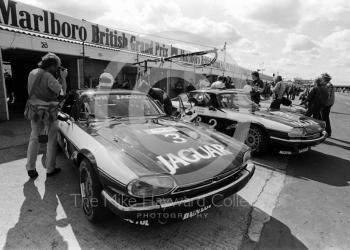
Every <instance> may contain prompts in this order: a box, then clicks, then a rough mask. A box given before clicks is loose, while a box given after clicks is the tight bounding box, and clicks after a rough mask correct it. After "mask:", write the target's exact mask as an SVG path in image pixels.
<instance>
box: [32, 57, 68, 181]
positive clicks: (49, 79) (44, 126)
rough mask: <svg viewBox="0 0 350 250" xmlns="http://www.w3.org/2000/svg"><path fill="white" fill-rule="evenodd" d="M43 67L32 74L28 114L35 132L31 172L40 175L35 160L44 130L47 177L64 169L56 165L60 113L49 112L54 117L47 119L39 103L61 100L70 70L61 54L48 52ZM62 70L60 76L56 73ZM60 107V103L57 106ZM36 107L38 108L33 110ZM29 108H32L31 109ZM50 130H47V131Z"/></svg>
mask: <svg viewBox="0 0 350 250" xmlns="http://www.w3.org/2000/svg"><path fill="white" fill-rule="evenodd" d="M38 66H39V68H37V69H34V70H32V71H31V72H30V73H29V76H28V95H29V97H28V102H27V105H28V107H31V108H28V109H27V106H26V112H25V115H26V117H27V118H28V119H30V123H31V128H32V131H31V134H30V138H29V145H28V150H27V164H26V168H27V172H28V176H29V177H30V178H36V177H37V176H38V172H37V171H36V167H35V163H36V159H37V155H38V149H39V136H40V135H42V134H43V133H44V132H46V133H47V146H46V154H45V157H44V158H43V159H45V161H44V162H43V164H44V167H46V175H47V177H50V176H54V175H56V174H58V173H59V172H60V171H61V169H59V168H56V166H55V165H56V145H57V131H58V124H57V114H56V116H54V115H49V118H50V119H45V120H43V119H42V117H43V114H44V113H40V115H39V112H40V111H39V112H38V109H36V107H38V106H41V107H45V106H50V105H51V104H52V103H53V105H54V104H56V105H57V104H58V96H59V95H60V94H64V93H65V92H66V86H67V85H66V77H67V74H68V72H67V70H66V69H63V68H62V67H61V60H60V58H59V57H58V56H57V55H55V54H53V53H48V54H46V55H45V56H43V58H42V59H41V62H39V64H38ZM57 74H58V79H59V80H57V79H56V75H57ZM56 108H57V106H56ZM33 110H34V111H33ZM27 111H28V112H27ZM44 130H46V131H44Z"/></svg>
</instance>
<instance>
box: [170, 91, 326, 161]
mask: <svg viewBox="0 0 350 250" xmlns="http://www.w3.org/2000/svg"><path fill="white" fill-rule="evenodd" d="M172 103H173V106H174V108H175V109H177V114H178V115H179V116H180V117H181V118H182V119H183V120H186V121H191V122H201V123H206V124H209V125H210V126H211V127H212V128H215V129H216V130H218V131H220V132H222V133H225V134H227V135H229V136H233V137H235V138H236V139H238V140H241V141H243V142H245V144H246V145H248V146H249V147H250V148H251V149H252V153H254V154H262V153H265V152H267V151H268V149H271V148H273V149H275V150H277V151H278V152H279V153H282V154H295V153H301V152H305V151H308V150H309V149H310V147H311V146H315V145H317V144H319V143H322V142H323V141H324V140H325V139H326V137H327V133H326V132H325V124H324V122H322V121H318V120H315V119H312V118H309V117H306V116H304V115H301V114H298V113H293V112H283V111H270V110H268V109H260V108H259V107H258V106H257V105H256V104H255V103H253V102H252V101H251V100H250V99H249V97H248V96H247V94H246V93H244V92H242V91H240V90H218V89H207V90H195V91H191V92H189V93H187V94H182V95H180V96H178V97H176V98H174V99H173V100H172Z"/></svg>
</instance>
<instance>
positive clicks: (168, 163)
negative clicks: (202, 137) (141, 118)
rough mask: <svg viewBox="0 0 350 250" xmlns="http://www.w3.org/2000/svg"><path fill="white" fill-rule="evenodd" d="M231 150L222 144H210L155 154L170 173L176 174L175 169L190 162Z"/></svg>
mask: <svg viewBox="0 0 350 250" xmlns="http://www.w3.org/2000/svg"><path fill="white" fill-rule="evenodd" d="M231 154H233V153H232V152H230V151H228V150H226V149H225V148H224V147H223V146H222V145H219V144H211V145H203V146H201V147H199V148H198V149H194V148H187V149H181V150H180V151H178V152H177V153H176V154H173V153H168V154H166V155H165V156H162V155H160V156H157V159H158V161H159V162H160V163H161V164H162V165H163V166H165V167H166V168H167V169H168V170H169V172H170V174H173V175H174V174H176V171H177V169H179V168H180V167H186V166H188V165H190V164H191V163H196V162H199V161H201V160H207V159H212V158H216V157H218V156H224V155H231Z"/></svg>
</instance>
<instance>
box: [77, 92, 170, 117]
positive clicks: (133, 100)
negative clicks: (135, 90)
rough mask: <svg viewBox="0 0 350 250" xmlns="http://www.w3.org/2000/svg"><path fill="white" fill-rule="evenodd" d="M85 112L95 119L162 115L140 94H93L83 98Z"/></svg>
mask: <svg viewBox="0 0 350 250" xmlns="http://www.w3.org/2000/svg"><path fill="white" fill-rule="evenodd" d="M83 103H84V108H85V112H88V113H89V114H90V115H91V116H93V117H95V118H96V119H106V118H110V117H125V118H128V117H143V116H159V115H164V113H163V112H162V111H161V110H160V108H159V107H158V106H157V105H156V103H155V102H154V101H153V100H152V99H151V98H150V97H148V96H146V95H141V94H114V93H113V94H95V95H90V96H85V97H84V98H83Z"/></svg>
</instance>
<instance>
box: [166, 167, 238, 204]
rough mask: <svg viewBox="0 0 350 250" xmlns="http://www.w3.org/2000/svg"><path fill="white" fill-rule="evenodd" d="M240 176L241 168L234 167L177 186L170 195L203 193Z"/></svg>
mask: <svg viewBox="0 0 350 250" xmlns="http://www.w3.org/2000/svg"><path fill="white" fill-rule="evenodd" d="M240 176H241V169H234V170H231V171H228V172H226V173H223V174H220V175H217V176H215V177H213V178H211V179H208V180H205V181H202V182H200V183H196V184H191V185H186V186H182V187H178V188H177V189H175V190H174V191H173V192H172V196H182V197H186V198H190V197H194V196H197V195H201V194H204V193H206V192H209V191H212V190H216V189H219V188H221V187H223V186H225V185H228V184H230V183H232V182H234V181H236V180H237V179H238V178H239V177H240Z"/></svg>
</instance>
